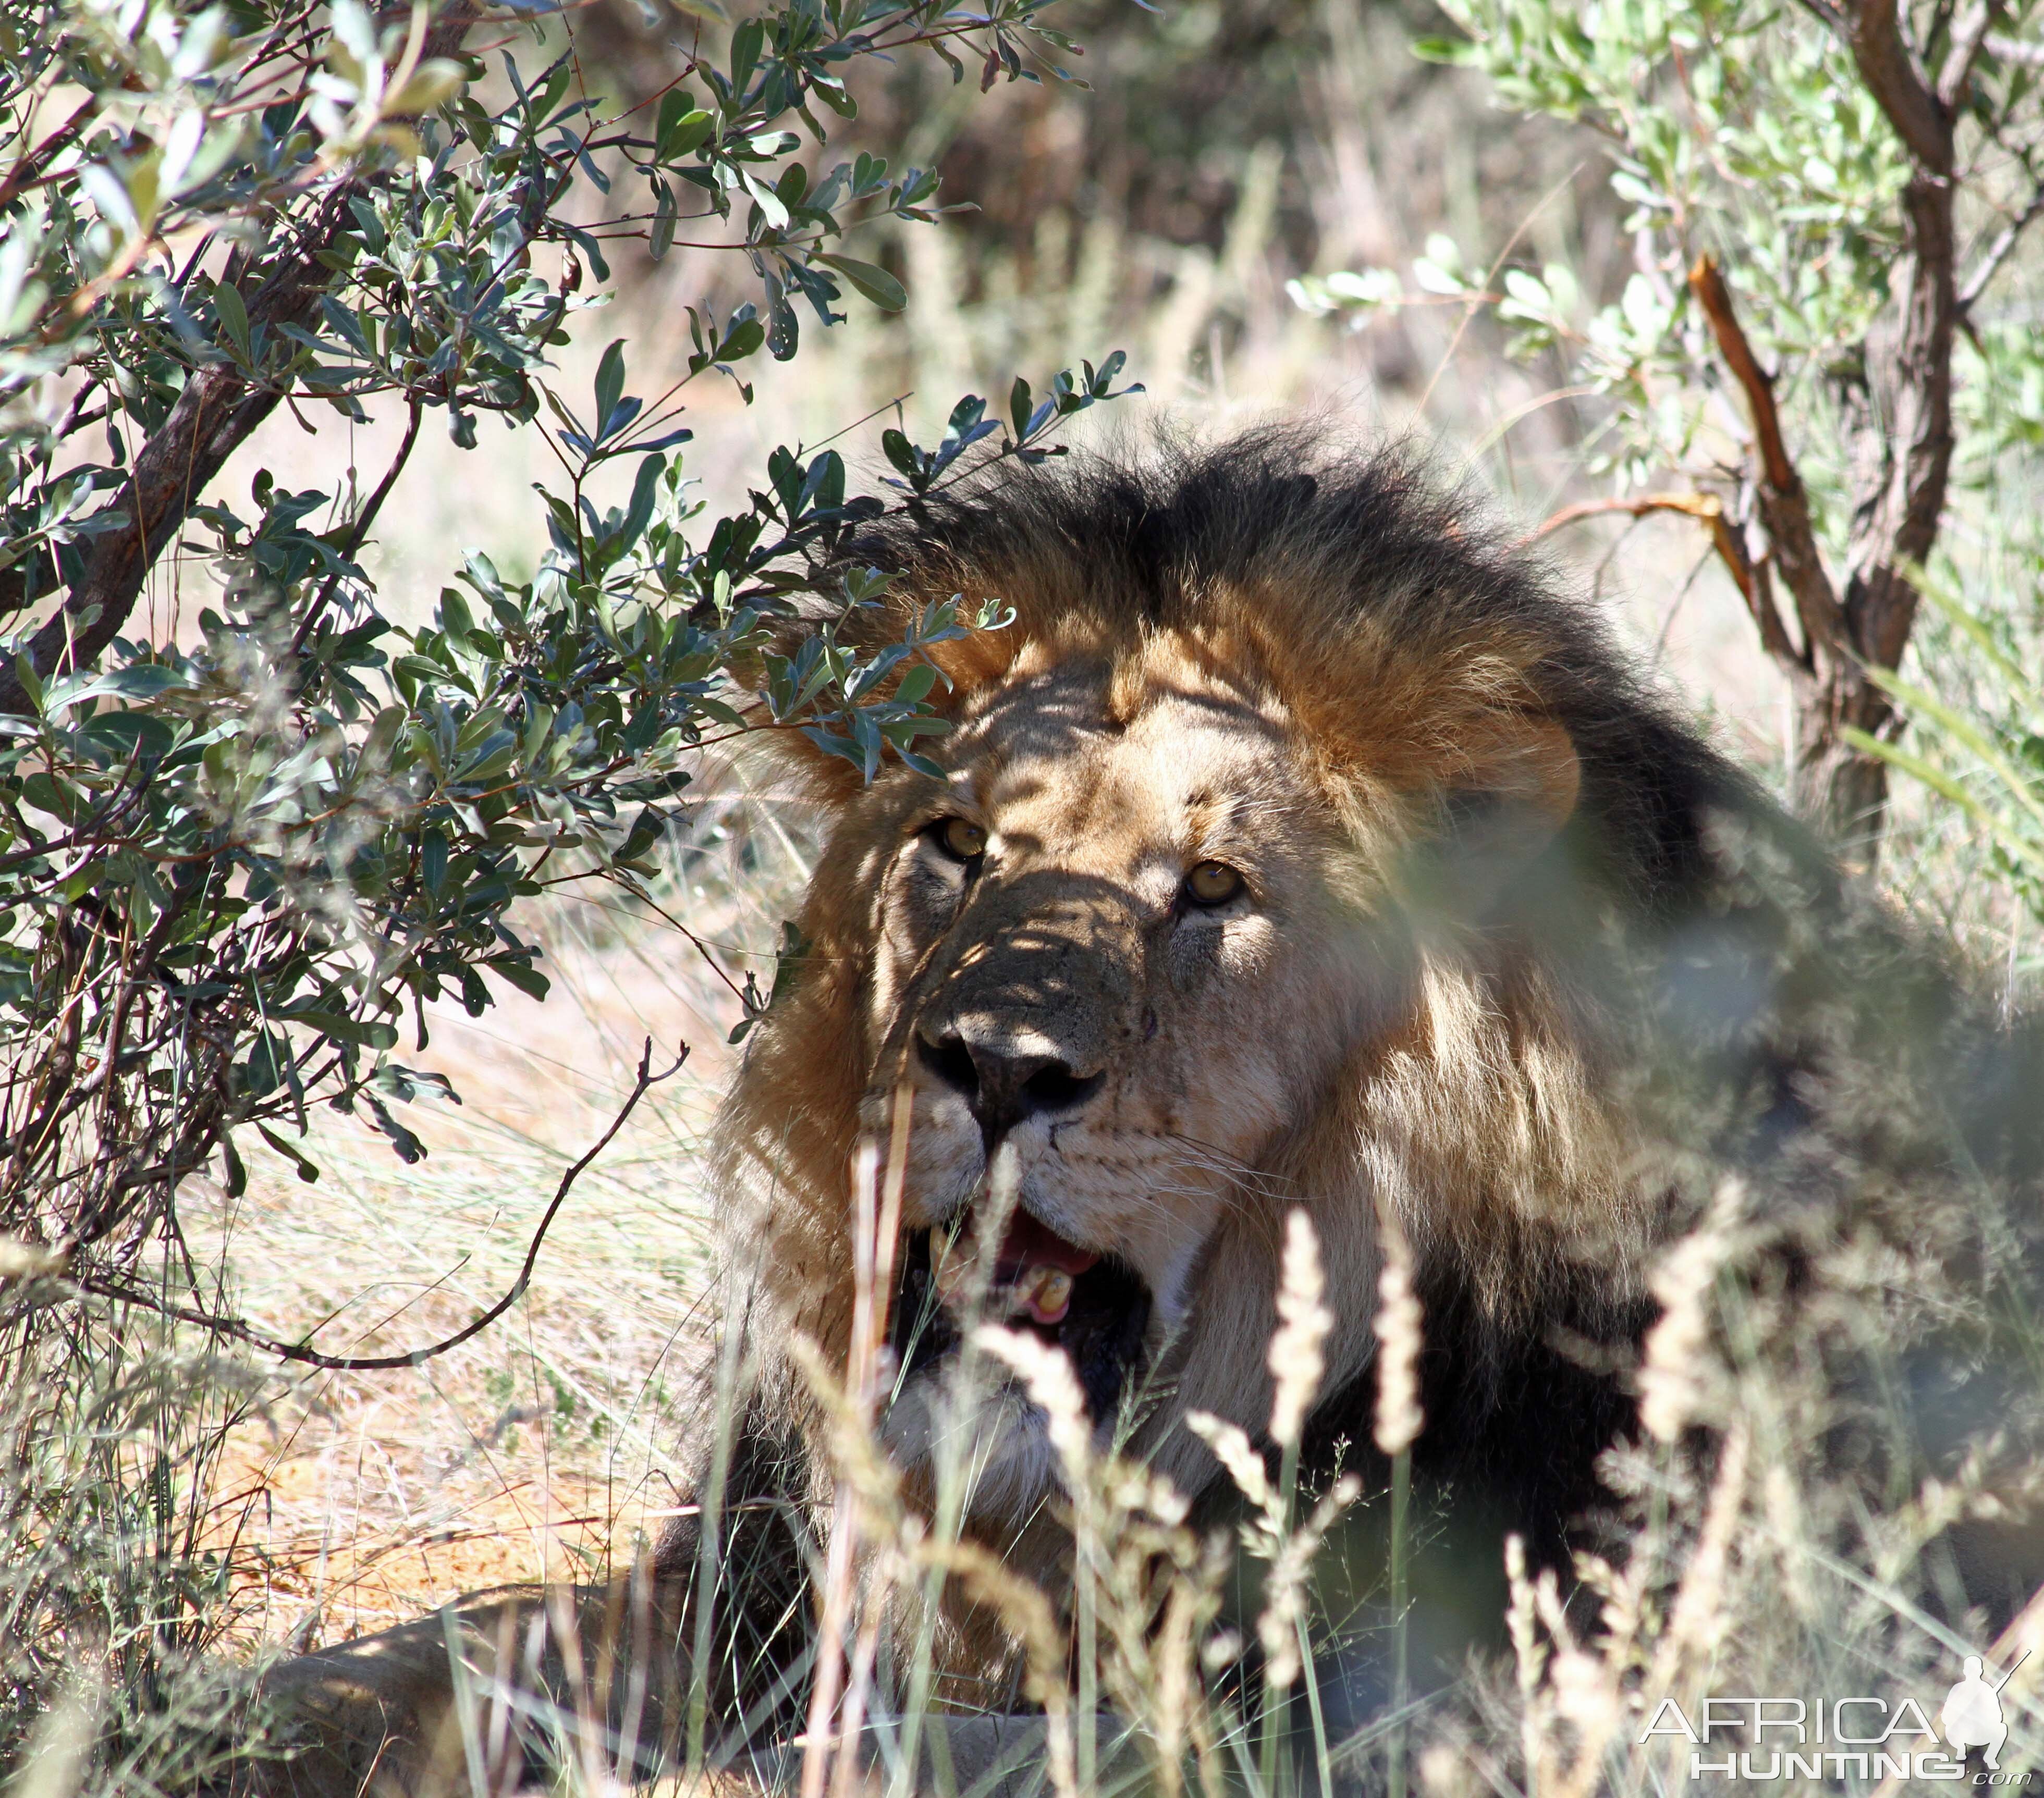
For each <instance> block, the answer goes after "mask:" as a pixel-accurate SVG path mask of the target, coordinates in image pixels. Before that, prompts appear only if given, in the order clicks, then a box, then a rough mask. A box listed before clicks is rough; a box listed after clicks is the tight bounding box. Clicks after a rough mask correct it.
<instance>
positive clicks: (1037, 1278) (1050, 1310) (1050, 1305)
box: [1022, 1266, 1072, 1324]
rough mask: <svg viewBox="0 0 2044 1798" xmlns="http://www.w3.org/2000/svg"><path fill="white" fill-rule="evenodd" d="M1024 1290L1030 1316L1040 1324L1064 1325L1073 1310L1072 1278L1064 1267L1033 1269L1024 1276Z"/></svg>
mask: <svg viewBox="0 0 2044 1798" xmlns="http://www.w3.org/2000/svg"><path fill="white" fill-rule="evenodd" d="M1022 1290H1023V1292H1024V1294H1026V1295H1027V1301H1028V1306H1029V1314H1030V1316H1031V1317H1034V1318H1035V1320H1036V1321H1037V1322H1038V1323H1039V1324H1057V1323H1062V1321H1064V1316H1065V1313H1066V1312H1067V1311H1069V1310H1070V1309H1071V1308H1072V1277H1071V1275H1070V1274H1068V1273H1066V1271H1064V1269H1063V1268H1062V1267H1040V1266H1039V1267H1032V1268H1031V1269H1030V1270H1029V1271H1028V1274H1027V1275H1024V1279H1023V1282H1022Z"/></svg>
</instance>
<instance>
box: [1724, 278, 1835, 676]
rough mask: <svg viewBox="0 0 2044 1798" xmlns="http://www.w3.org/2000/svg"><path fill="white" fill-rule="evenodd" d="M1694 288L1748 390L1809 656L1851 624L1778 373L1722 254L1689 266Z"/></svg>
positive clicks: (1774, 537) (1777, 553)
mask: <svg viewBox="0 0 2044 1798" xmlns="http://www.w3.org/2000/svg"><path fill="white" fill-rule="evenodd" d="M1689 290H1690V292H1691V293H1694V294H1695V295H1696V302H1697V304H1698V305H1700V306H1701V307H1702V308H1703V309H1704V316H1705V317H1706V318H1707V319H1708V320H1710V325H1711V330H1712V334H1713V335H1715V337H1716V339H1717V343H1718V353H1719V355H1722V356H1723V358H1724V359H1725V364H1726V366H1727V367H1728V368H1730V369H1731V372H1732V375H1733V378H1735V380H1737V381H1738V382H1739V385H1740V387H1741V388H1742V389H1744V391H1745V393H1746V407H1747V409H1748V411H1749V412H1750V414H1751V416H1752V420H1753V435H1754V443H1755V445H1756V446H1757V447H1758V450H1759V452H1760V481H1759V498H1760V516H1761V522H1762V523H1763V524H1764V525H1765V527H1766V529H1767V538H1768V542H1769V546H1771V547H1772V549H1773V554H1774V560H1775V562H1776V563H1777V565H1779V566H1780V568H1781V578H1782V580H1783V581H1785V582H1786V583H1787V584H1788V591H1789V592H1790V593H1791V594H1792V595H1793V596H1794V597H1795V600H1796V616H1797V618H1798V619H1800V621H1801V623H1802V626H1803V645H1804V649H1803V655H1802V657H1800V658H1796V659H1799V660H1801V661H1805V662H1807V661H1810V660H1811V659H1812V658H1813V657H1814V656H1815V652H1816V649H1817V646H1819V644H1822V645H1824V646H1831V645H1835V644H1839V643H1843V642H1846V640H1847V631H1846V618H1845V613H1844V611H1843V609H1842V608H1841V607H1840V606H1839V604H1838V595H1837V593H1836V592H1835V591H1834V590H1833V589H1832V586H1831V577H1830V576H1828V575H1827V574H1826V573H1825V572H1824V564H1823V557H1822V555H1821V554H1819V550H1818V548H1817V534H1816V531H1815V527H1813V526H1812V523H1811V522H1810V498H1809V495H1808V493H1805V492H1804V489H1803V482H1802V479H1801V477H1800V476H1799V475H1798V474H1797V473H1796V465H1795V463H1794V462H1792V460H1791V459H1790V458H1789V454H1788V445H1787V443H1785V440H1784V439H1783V437H1782V434H1781V412H1779V411H1778V410H1777V408H1776V406H1775V404H1774V381H1773V377H1772V376H1770V375H1769V374H1767V373H1766V372H1765V370H1762V367H1761V366H1760V362H1759V360H1758V358H1757V357H1755V356H1754V353H1753V346H1752V344H1751V343H1749V342H1748V341H1747V340H1746V332H1745V331H1744V330H1743V329H1742V328H1741V327H1740V324H1739V314H1738V312H1736V311H1735V309H1733V306H1732V300H1731V289H1728V288H1727V286H1725V282H1724V276H1723V274H1721V273H1719V269H1718V265H1717V259H1716V258H1715V257H1714V256H1712V255H1708V253H1707V254H1705V255H1700V256H1699V257H1697V259H1696V266H1694V267H1693V268H1692V269H1691V270H1689ZM1783 640H1784V641H1785V637H1784V638H1783Z"/></svg>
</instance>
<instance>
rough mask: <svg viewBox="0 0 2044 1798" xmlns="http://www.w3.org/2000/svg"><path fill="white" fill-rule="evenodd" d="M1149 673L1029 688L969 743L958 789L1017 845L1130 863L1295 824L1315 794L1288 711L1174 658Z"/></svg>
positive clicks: (1078, 667)
mask: <svg viewBox="0 0 2044 1798" xmlns="http://www.w3.org/2000/svg"><path fill="white" fill-rule="evenodd" d="M1142 673H1143V678H1142V679H1141V680H1139V681H1137V680H1135V678H1134V677H1131V675H1130V674H1129V673H1128V671H1127V670H1126V669H1121V668H1116V667H1115V666H1112V665H1108V664H1107V663H1105V662H1104V661H1098V660H1085V661H1079V662H1077V663H1073V664H1061V665H1056V666H1054V667H1051V668H1048V669H1039V670H1036V671H1034V672H1032V673H1024V674H1023V675H1021V676H1020V677H1017V678H1016V679H1015V680H1012V682H1010V683H1009V684H1008V685H1007V686H1006V687H1005V688H1004V689H1003V690H1002V691H1001V692H999V693H997V694H996V695H994V696H992V697H991V698H990V699H989V700H988V701H986V702H985V704H984V706H983V707H982V710H981V711H980V712H979V714H978V716H977V717H976V718H974V719H973V720H972V721H971V722H970V724H969V726H967V728H966V730H962V731H961V732H960V733H959V736H958V738H957V741H956V745H955V749H954V751H953V757H952V759H953V761H954V765H955V769H956V772H957V776H958V781H957V784H958V785H959V787H960V788H961V789H962V791H963V792H966V793H967V794H969V795H970V797H971V799H972V800H973V801H974V803H975V804H976V805H977V806H978V807H979V808H980V809H981V811H982V812H983V813H984V815H985V819H986V822H988V823H989V825H991V826H993V828H994V829H995V830H997V831H999V832H1000V833H1001V834H1003V835H1004V836H1005V837H1008V838H1011V839H1012V841H1013V842H1014V844H1015V845H1016V846H1018V847H1019V846H1030V847H1037V848H1041V849H1052V848H1053V847H1056V846H1062V847H1069V846H1070V845H1074V844H1078V843H1085V842H1112V843H1113V844H1116V845H1120V848H1121V849H1122V851H1123V855H1124V862H1126V861H1130V860H1133V861H1138V862H1140V861H1149V860H1151V859H1157V858H1161V859H1162V861H1168V862H1174V863H1175V862H1176V861H1178V860H1180V859H1181V858H1182V857H1185V856H1186V855H1188V854H1199V855H1204V854H1211V853H1219V852H1220V850H1221V849H1226V848H1243V849H1246V848H1247V847H1248V846H1250V845H1251V844H1253V843H1254V841H1257V840H1258V838H1275V837H1281V835H1283V834H1285V832H1286V831H1287V830H1289V829H1290V828H1292V827H1293V826H1296V824H1297V813H1298V811H1299V809H1300V808H1301V807H1303V806H1304V805H1306V804H1308V803H1310V801H1311V800H1312V797H1313V792H1312V786H1311V783H1310V781H1309V780H1308V775H1307V772H1306V766H1305V757H1304V754H1303V753H1302V750H1301V745H1300V743H1299V742H1298V741H1297V734H1296V732H1295V730H1294V729H1293V725H1292V723H1291V720H1290V718H1289V715H1288V714H1287V713H1286V711H1285V708H1284V707H1283V706H1282V704H1281V703H1280V702H1279V701H1278V700H1276V699H1275V697H1274V696H1272V695H1271V694H1270V693H1269V692H1266V691H1263V690H1262V689H1261V688H1258V686H1257V685H1256V684H1254V683H1251V682H1240V683H1238V682H1234V681H1229V680H1221V679H1218V678H1215V677H1212V676H1210V675H1208V674H1206V673H1202V672H1201V671H1199V670H1197V669H1187V668H1186V667H1185V665H1184V664H1183V663H1182V662H1181V661H1178V660H1176V659H1174V658H1163V659H1162V660H1160V661H1158V662H1156V663H1155V664H1154V665H1150V666H1147V667H1146V669H1143V671H1142ZM1123 871H1124V872H1133V869H1132V868H1128V867H1126V866H1124V869H1123Z"/></svg>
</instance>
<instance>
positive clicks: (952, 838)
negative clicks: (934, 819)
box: [930, 818, 986, 861]
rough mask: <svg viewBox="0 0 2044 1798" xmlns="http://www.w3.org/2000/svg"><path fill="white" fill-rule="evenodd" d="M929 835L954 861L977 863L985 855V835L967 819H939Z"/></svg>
mask: <svg viewBox="0 0 2044 1798" xmlns="http://www.w3.org/2000/svg"><path fill="white" fill-rule="evenodd" d="M930 834H931V836H932V837H933V838H936V845H937V847H938V848H939V849H942V850H943V852H944V853H945V854H946V855H947V856H949V857H951V859H952V860H953V861H978V859H979V858H980V857H982V855H984V854H985V853H986V833H985V831H984V830H981V829H980V827H979V826H978V825H977V824H975V823H974V822H972V820H971V819H970V818H943V819H940V820H939V822H938V823H937V824H936V826H934V827H933V828H932V830H931V832H930Z"/></svg>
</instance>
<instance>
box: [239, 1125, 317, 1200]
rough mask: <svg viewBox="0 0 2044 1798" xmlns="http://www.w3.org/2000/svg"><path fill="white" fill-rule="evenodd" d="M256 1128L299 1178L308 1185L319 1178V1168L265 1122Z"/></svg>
mask: <svg viewBox="0 0 2044 1798" xmlns="http://www.w3.org/2000/svg"><path fill="white" fill-rule="evenodd" d="M255 1128H256V1129H257V1131H258V1132H259V1133H260V1134H261V1136H262V1138H263V1141H265V1142H266V1143H267V1144H269V1145H270V1146H271V1148H274V1149H275V1150H276V1152H278V1153H279V1155H281V1156H283V1158H284V1159H285V1160H286V1161H288V1162H290V1164H291V1165H292V1167H294V1168H295V1169H297V1171H298V1178H299V1179H302V1180H303V1181H305V1183H306V1184H308V1185H310V1184H312V1183H313V1182H315V1181H317V1179H319V1169H318V1168H317V1167H314V1166H313V1164H312V1163H311V1162H309V1161H308V1160H306V1159H305V1156H302V1155H301V1154H300V1153H299V1152H298V1150H296V1149H295V1148H293V1147H292V1146H291V1144H290V1142H289V1141H287V1140H286V1138H284V1137H280V1136H279V1135H278V1134H277V1133H276V1132H275V1130H273V1129H271V1128H270V1126H269V1125H267V1124H258V1125H256V1126H255ZM237 1159H238V1157H237Z"/></svg>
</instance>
